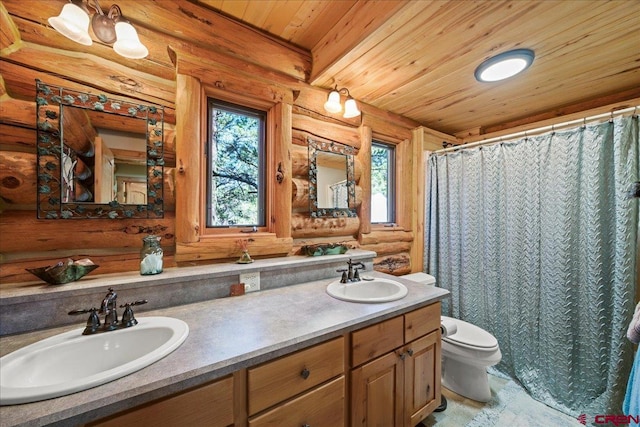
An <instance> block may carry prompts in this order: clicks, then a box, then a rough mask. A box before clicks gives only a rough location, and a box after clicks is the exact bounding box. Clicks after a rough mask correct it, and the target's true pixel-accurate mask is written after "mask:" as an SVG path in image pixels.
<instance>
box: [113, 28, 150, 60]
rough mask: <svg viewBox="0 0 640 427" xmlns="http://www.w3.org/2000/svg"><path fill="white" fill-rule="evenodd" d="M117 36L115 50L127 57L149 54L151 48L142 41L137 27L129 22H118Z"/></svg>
mask: <svg viewBox="0 0 640 427" xmlns="http://www.w3.org/2000/svg"><path fill="white" fill-rule="evenodd" d="M116 38H117V40H116V42H115V43H114V44H113V50H115V51H116V53H117V54H119V55H122V56H124V57H125V58H131V59H141V58H144V57H146V56H147V55H148V54H149V50H148V49H147V48H146V47H145V45H143V44H142V43H141V42H140V38H138V33H137V32H136V29H135V28H133V25H131V24H129V23H128V22H125V21H120V22H117V23H116Z"/></svg>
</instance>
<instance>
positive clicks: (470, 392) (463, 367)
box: [442, 357, 491, 402]
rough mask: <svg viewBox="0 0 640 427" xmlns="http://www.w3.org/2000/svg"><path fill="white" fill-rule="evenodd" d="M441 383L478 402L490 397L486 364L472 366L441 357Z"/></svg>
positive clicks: (487, 399)
mask: <svg viewBox="0 0 640 427" xmlns="http://www.w3.org/2000/svg"><path fill="white" fill-rule="evenodd" d="M442 385H443V386H445V387H446V388H448V389H449V390H451V391H453V392H454V393H457V394H459V395H461V396H464V397H467V398H469V399H473V400H477V401H478V402H488V401H489V400H490V399H491V389H490V388H489V376H488V374H487V367H486V366H473V365H469V364H468V363H462V362H459V361H457V360H455V359H452V358H448V357H446V358H445V357H443V358H442Z"/></svg>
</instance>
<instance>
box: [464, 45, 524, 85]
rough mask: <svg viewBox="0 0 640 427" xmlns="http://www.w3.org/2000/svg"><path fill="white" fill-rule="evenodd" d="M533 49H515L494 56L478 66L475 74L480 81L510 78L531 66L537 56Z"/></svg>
mask: <svg viewBox="0 0 640 427" xmlns="http://www.w3.org/2000/svg"><path fill="white" fill-rule="evenodd" d="M535 56H536V55H535V53H534V52H533V51H532V50H531V49H514V50H510V51H508V52H503V53H501V54H499V55H496V56H493V57H491V58H489V59H487V60H486V61H484V62H483V63H482V64H480V65H478V68H476V71H475V76H476V80H478V81H479V82H497V81H499V80H504V79H508V78H509V77H513V76H515V75H516V74H519V73H521V72H523V71H524V70H526V69H527V68H529V66H530V65H531V64H532V63H533V59H534V58H535Z"/></svg>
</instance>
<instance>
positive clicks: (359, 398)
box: [351, 351, 404, 427]
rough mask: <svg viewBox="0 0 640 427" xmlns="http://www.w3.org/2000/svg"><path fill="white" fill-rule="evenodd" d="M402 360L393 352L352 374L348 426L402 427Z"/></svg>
mask: <svg viewBox="0 0 640 427" xmlns="http://www.w3.org/2000/svg"><path fill="white" fill-rule="evenodd" d="M403 375H404V374H403V372H402V360H401V359H400V356H399V354H397V353H396V352H395V351H394V352H390V353H387V354H386V355H384V356H381V357H379V358H378V359H375V360H373V361H371V362H369V363H367V364H365V365H362V366H360V367H359V368H356V369H353V370H352V371H351V426H352V427H401V426H402V425H403V413H404V404H403V401H402V400H403V396H402V395H403V389H402V387H403V382H402V379H403Z"/></svg>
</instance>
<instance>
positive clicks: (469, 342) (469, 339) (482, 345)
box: [442, 316, 498, 351]
mask: <svg viewBox="0 0 640 427" xmlns="http://www.w3.org/2000/svg"><path fill="white" fill-rule="evenodd" d="M442 319H450V320H451V321H452V322H455V324H456V326H457V327H458V330H457V331H456V333H455V334H453V335H448V336H446V337H442V340H443V341H446V342H449V343H450V344H453V345H458V346H461V347H466V348H469V349H473V350H480V351H483V350H484V351H492V350H495V349H496V348H497V347H498V340H497V339H496V338H495V337H494V336H493V335H491V334H490V333H489V332H487V331H485V330H484V329H482V328H479V327H477V326H476V325H472V324H471V323H467V322H465V321H464V320H460V319H454V318H452V317H446V316H442Z"/></svg>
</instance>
